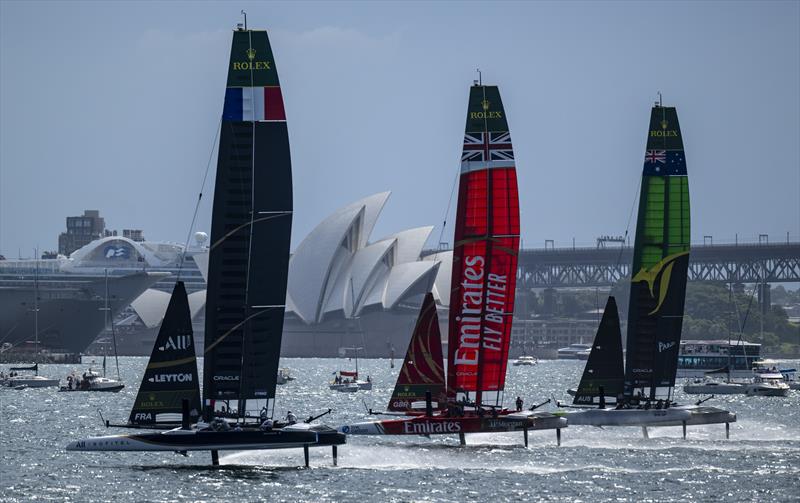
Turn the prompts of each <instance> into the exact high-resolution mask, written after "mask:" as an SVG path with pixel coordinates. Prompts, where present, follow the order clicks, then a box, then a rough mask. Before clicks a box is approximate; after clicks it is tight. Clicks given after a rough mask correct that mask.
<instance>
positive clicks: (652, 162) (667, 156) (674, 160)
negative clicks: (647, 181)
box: [644, 150, 686, 176]
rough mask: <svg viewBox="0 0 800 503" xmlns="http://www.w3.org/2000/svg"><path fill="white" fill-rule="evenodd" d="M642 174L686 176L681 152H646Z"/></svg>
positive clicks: (684, 160)
mask: <svg viewBox="0 0 800 503" xmlns="http://www.w3.org/2000/svg"><path fill="white" fill-rule="evenodd" d="M644 174H645V175H651V176H664V175H677V176H686V156H685V155H684V153H683V150H648V151H646V152H645V154H644Z"/></svg>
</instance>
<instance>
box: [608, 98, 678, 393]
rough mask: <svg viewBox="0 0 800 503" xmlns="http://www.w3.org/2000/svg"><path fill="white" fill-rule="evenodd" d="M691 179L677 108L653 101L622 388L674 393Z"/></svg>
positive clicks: (632, 391) (640, 202) (636, 390)
mask: <svg viewBox="0 0 800 503" xmlns="http://www.w3.org/2000/svg"><path fill="white" fill-rule="evenodd" d="M689 233H690V226H689V180H688V177H687V173H686V157H685V154H684V151H683V137H682V136H681V130H680V126H679V125H678V114H677V112H676V111H675V108H674V107H663V106H660V105H657V106H654V107H653V110H652V112H651V114H650V129H649V131H648V136H647V149H646V152H645V159H644V170H643V172H642V189H641V194H640V197H639V216H638V219H637V224H636V240H635V244H634V252H633V266H632V269H631V275H632V277H631V294H630V304H629V309H628V341H627V356H626V361H625V383H624V394H625V396H626V397H627V398H629V399H631V398H635V397H637V396H643V397H644V398H647V399H656V398H669V397H670V396H671V388H672V387H673V386H674V385H675V374H676V372H677V364H678V349H679V347H680V340H681V325H682V323H683V304H684V300H685V297H686V277H687V273H688V267H689V241H690V234H689Z"/></svg>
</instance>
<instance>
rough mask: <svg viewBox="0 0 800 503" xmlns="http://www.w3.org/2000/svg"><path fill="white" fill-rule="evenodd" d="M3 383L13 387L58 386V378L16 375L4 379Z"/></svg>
mask: <svg viewBox="0 0 800 503" xmlns="http://www.w3.org/2000/svg"><path fill="white" fill-rule="evenodd" d="M5 385H6V386H8V387H9V388H14V389H24V388H49V387H51V386H58V379H50V378H49V377H45V376H40V375H32V376H31V375H16V376H13V377H9V378H8V379H6V381H5Z"/></svg>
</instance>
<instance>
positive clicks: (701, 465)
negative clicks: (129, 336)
mask: <svg viewBox="0 0 800 503" xmlns="http://www.w3.org/2000/svg"><path fill="white" fill-rule="evenodd" d="M146 362H147V359H146V358H121V359H120V365H121V367H122V376H123V380H124V381H125V382H126V385H127V387H126V389H125V390H123V391H122V392H120V393H117V394H104V393H57V392H56V391H55V390H54V389H38V390H37V389H28V390H8V389H2V390H0V450H1V451H2V454H1V456H2V459H1V460H0V462H1V463H2V464H0V488H2V492H0V501H27V500H34V499H36V500H45V501H51V500H55V501H116V502H139V501H195V500H200V501H218V500H227V501H259V500H267V499H269V500H275V501H286V500H295V501H362V502H363V501H419V500H428V501H459V502H461V501H486V500H490V499H491V500H493V501H494V500H511V501H532V500H556V499H558V500H571V501H578V500H582V501H587V500H591V501H623V500H634V501H720V500H727V501H744V500H752V501H798V500H800V407H799V406H800V391H792V394H791V395H790V396H789V397H788V398H767V397H753V398H746V397H742V396H730V397H720V398H715V399H714V400H712V401H711V402H709V403H710V404H713V405H716V406H718V407H726V408H728V409H730V410H732V411H734V412H736V413H737V414H738V417H739V421H738V422H737V423H734V424H733V425H731V439H730V440H725V430H724V426H722V425H710V426H698V427H690V428H689V438H688V440H683V439H682V438H681V429H680V428H679V427H676V428H657V429H653V428H651V432H650V439H649V440H644V439H643V438H642V435H641V430H640V429H639V428H607V429H599V428H595V427H590V426H572V427H570V428H567V429H566V430H564V432H563V444H562V446H561V447H556V444H555V433H554V432H552V431H540V432H535V433H531V436H530V440H531V443H530V448H528V449H525V448H524V447H523V446H522V434H521V433H518V434H512V433H509V434H474V435H467V443H468V446H467V447H460V446H459V445H458V439H457V437H455V436H438V437H433V438H432V439H430V440H429V439H426V438H424V437H350V438H348V444H347V445H346V446H343V447H341V448H340V449H339V466H338V467H336V468H334V467H332V466H331V455H330V450H329V449H312V451H311V465H312V468H311V469H308V470H306V469H302V468H299V467H300V465H302V462H303V454H302V451H301V450H285V451H246V452H232V453H228V454H223V456H222V458H221V463H222V466H220V467H219V468H216V469H215V468H212V467H211V466H210V455H209V454H208V453H190V454H189V456H188V457H183V456H180V455H177V454H172V453H83V452H66V451H65V450H64V446H65V445H66V443H67V442H68V441H70V440H74V439H77V438H81V437H87V436H92V435H101V434H109V433H111V430H106V429H105V428H104V427H103V426H102V424H101V421H100V417H99V415H98V410H99V411H102V413H103V415H104V416H105V417H106V418H108V419H112V420H114V421H124V420H126V419H127V416H128V413H129V410H130V406H131V404H132V403H133V398H134V395H135V391H136V389H137V388H138V383H139V379H140V378H141V375H142V372H143V370H144V366H145V364H146ZM281 363H282V365H283V366H287V367H289V368H291V370H292V373H293V375H294V376H295V377H296V378H297V380H296V381H293V382H291V383H289V384H287V385H285V386H279V391H278V401H277V407H276V415H277V414H284V413H285V412H286V411H287V410H292V411H294V412H295V413H298V415H299V416H301V417H302V416H303V415H309V414H311V413H314V412H318V411H321V410H324V409H327V408H328V407H331V408H333V409H334V413H333V414H332V415H330V416H327V417H326V418H325V422H326V423H327V424H330V425H333V426H336V425H339V424H344V423H347V422H352V421H354V420H358V419H362V418H364V417H366V414H365V406H364V402H366V404H367V406H370V407H373V408H375V409H379V408H381V407H383V406H384V405H385V404H386V402H387V401H388V398H389V396H390V395H391V391H392V388H393V386H394V380H395V377H396V375H397V371H398V369H396V368H395V369H390V368H389V362H388V360H360V361H359V367H360V369H359V370H361V371H362V372H364V374H365V375H366V374H370V375H371V376H372V379H373V382H374V383H375V384H374V389H373V390H372V391H366V392H364V391H362V392H359V393H352V394H351V393H336V392H333V391H329V390H328V388H327V386H326V382H327V380H328V379H329V378H330V374H331V373H332V372H333V371H334V370H336V369H338V368H339V366H340V365H343V364H344V362H342V361H340V360H328V359H302V360H301V359H287V360H283V361H282V362H281ZM791 364H793V365H797V364H798V362H791ZM348 365H349V364H348ZM582 369H583V362H577V361H542V362H540V363H539V365H537V366H535V367H511V366H509V378H508V382H507V394H506V402H507V403H511V402H513V399H514V398H515V397H516V396H517V395H521V396H522V397H523V398H524V399H525V401H526V403H532V402H540V401H543V400H545V399H547V398H549V397H550V396H551V395H552V396H555V397H556V398H560V399H565V398H566V394H565V392H564V390H565V389H566V388H567V387H569V386H574V385H575V384H576V383H577V381H578V378H579V375H580V372H581V371H582ZM69 370H71V367H68V366H56V365H49V366H48V365H43V366H42V373H43V374H44V375H50V376H57V377H62V378H63V376H65V375H66V374H67V372H68V371H69ZM678 399H679V400H680V401H683V402H688V401H690V400H691V398H690V397H686V396H684V395H683V394H682V392H678Z"/></svg>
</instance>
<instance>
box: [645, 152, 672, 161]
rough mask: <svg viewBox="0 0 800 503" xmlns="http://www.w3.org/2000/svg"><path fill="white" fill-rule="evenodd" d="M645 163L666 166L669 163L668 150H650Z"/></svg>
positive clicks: (646, 154)
mask: <svg viewBox="0 0 800 503" xmlns="http://www.w3.org/2000/svg"><path fill="white" fill-rule="evenodd" d="M644 161H645V162H649V163H656V162H660V163H661V164H664V163H666V162H667V151H666V150H648V151H647V152H645V154H644Z"/></svg>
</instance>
